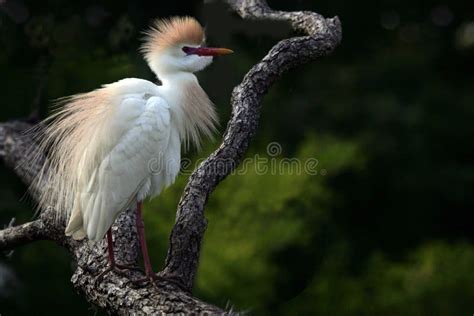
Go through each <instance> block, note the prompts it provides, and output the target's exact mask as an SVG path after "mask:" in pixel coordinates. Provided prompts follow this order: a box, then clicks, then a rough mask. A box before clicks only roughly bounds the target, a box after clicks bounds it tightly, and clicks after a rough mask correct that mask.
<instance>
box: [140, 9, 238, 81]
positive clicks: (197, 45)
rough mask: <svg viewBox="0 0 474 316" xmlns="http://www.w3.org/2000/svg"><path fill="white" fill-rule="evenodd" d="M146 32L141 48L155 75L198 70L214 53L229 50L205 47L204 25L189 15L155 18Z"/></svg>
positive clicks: (222, 52)
mask: <svg viewBox="0 0 474 316" xmlns="http://www.w3.org/2000/svg"><path fill="white" fill-rule="evenodd" d="M145 34H146V37H145V43H144V44H143V46H142V52H143V53H144V55H145V59H146V61H147V62H148V65H149V66H150V68H151V70H153V72H154V73H155V74H156V75H158V76H163V75H168V74H173V73H179V72H191V73H193V72H197V71H200V70H202V69H204V68H206V67H207V66H208V65H209V64H210V63H211V62H212V58H213V57H214V56H219V55H227V54H230V53H232V51H231V50H230V49H227V48H212V47H206V46H205V34H204V29H203V28H202V26H201V25H200V24H199V22H198V21H196V19H194V18H192V17H173V18H170V19H160V20H157V21H156V22H155V23H154V25H153V26H152V27H151V28H150V30H148V31H147V32H146V33H145Z"/></svg>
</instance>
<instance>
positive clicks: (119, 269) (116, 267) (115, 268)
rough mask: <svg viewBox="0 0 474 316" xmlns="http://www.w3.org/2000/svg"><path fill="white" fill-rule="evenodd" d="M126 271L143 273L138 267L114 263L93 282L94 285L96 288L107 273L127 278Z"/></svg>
mask: <svg viewBox="0 0 474 316" xmlns="http://www.w3.org/2000/svg"><path fill="white" fill-rule="evenodd" d="M128 271H137V272H141V273H144V271H143V269H141V268H140V267H137V266H132V265H125V264H118V263H115V264H113V265H109V266H108V267H107V269H105V270H104V271H102V272H101V273H100V274H99V275H98V276H97V277H96V279H95V281H94V285H95V286H96V287H97V285H98V284H99V283H100V282H101V281H102V280H103V278H104V276H105V275H106V274H107V273H109V272H114V273H116V274H118V275H120V276H123V277H128Z"/></svg>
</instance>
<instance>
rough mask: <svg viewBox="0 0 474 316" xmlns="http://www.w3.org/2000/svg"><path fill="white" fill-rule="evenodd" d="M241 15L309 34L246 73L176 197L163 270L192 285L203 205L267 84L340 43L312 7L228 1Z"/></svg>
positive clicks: (241, 146)
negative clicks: (216, 138)
mask: <svg viewBox="0 0 474 316" xmlns="http://www.w3.org/2000/svg"><path fill="white" fill-rule="evenodd" d="M226 2H227V3H228V4H229V5H230V7H231V8H232V9H233V10H234V11H236V12H237V13H238V14H239V15H240V16H241V17H243V18H249V19H265V20H279V21H288V22H290V23H291V24H292V26H293V28H295V29H297V30H299V31H304V32H306V33H307V34H308V35H309V36H303V37H294V38H291V39H286V40H282V41H280V42H279V43H277V44H276V45H275V46H274V47H273V48H272V49H271V50H270V51H269V52H268V54H267V55H266V56H265V57H264V58H263V59H262V61H260V62H259V63H258V64H256V65H255V66H254V67H252V69H250V71H249V72H248V73H247V74H246V75H245V77H244V79H243V81H242V83H241V84H240V85H238V86H237V87H235V88H234V91H233V93H232V98H231V103H232V114H231V118H230V120H229V123H228V124H227V129H226V131H225V134H224V139H223V142H222V144H221V145H220V147H219V148H218V149H217V150H216V151H214V152H213V153H212V154H211V155H210V156H209V157H208V158H207V159H206V160H205V161H204V162H203V163H202V164H201V165H200V166H199V167H198V168H197V169H196V170H195V171H194V172H193V174H192V175H191V177H190V178H189V181H188V184H187V186H186V188H185V190H184V193H183V195H182V197H181V200H180V203H179V206H178V211H177V220H176V224H175V226H174V228H173V230H172V232H171V236H170V246H169V248H168V256H167V258H166V266H165V269H164V270H163V273H162V275H163V276H166V277H168V278H175V279H180V281H181V282H182V283H183V284H185V285H186V286H187V288H188V289H192V287H193V281H194V276H195V274H196V270H197V265H198V261H199V253H200V248H201V241H202V238H203V235H204V231H205V229H206V219H205V217H204V207H205V205H206V202H207V199H208V197H209V195H210V194H211V193H212V191H213V190H214V189H215V187H216V186H217V185H218V184H219V183H220V182H221V181H222V180H223V179H224V178H225V177H227V175H229V174H230V173H231V172H232V171H233V170H234V169H235V168H236V167H237V166H238V165H239V163H240V162H241V160H242V157H243V156H244V154H245V152H246V151H247V148H248V146H249V144H250V141H251V139H252V137H253V136H254V134H255V131H256V129H257V126H258V119H259V116H260V102H261V99H262V97H263V96H264V95H265V94H266V93H267V91H268V89H269V88H270V86H271V85H272V84H273V83H274V82H275V81H276V80H277V79H278V78H279V77H280V76H281V75H282V74H283V73H285V72H286V71H288V70H290V69H292V68H294V67H297V66H299V65H301V64H304V63H307V62H309V61H311V60H313V59H316V58H318V57H321V56H326V55H328V54H329V53H331V52H332V50H333V49H334V48H335V47H336V46H337V45H338V44H339V42H340V40H341V37H342V33H341V27H340V23H339V19H338V18H337V17H335V18H332V19H325V18H324V17H322V16H321V15H319V14H317V13H314V12H281V11H273V10H271V9H270V8H269V7H268V5H267V3H266V2H265V1H263V0H237V1H232V0H227V1H226Z"/></svg>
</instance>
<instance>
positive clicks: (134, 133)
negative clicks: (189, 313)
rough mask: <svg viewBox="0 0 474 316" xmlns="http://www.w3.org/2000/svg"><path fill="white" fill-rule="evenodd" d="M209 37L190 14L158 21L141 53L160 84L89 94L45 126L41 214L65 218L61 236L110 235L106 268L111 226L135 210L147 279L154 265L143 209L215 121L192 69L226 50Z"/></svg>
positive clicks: (70, 100) (132, 81)
mask: <svg viewBox="0 0 474 316" xmlns="http://www.w3.org/2000/svg"><path fill="white" fill-rule="evenodd" d="M204 42H205V34H204V30H203V28H202V27H201V25H200V24H199V23H198V22H197V21H196V20H195V19H194V18H192V17H174V18H171V19H164V20H157V21H156V22H155V23H154V25H153V27H152V28H151V29H150V30H149V31H148V32H147V33H146V38H145V43H144V45H143V46H142V52H143V53H144V56H145V59H146V61H147V63H148V65H149V67H150V68H151V70H152V71H153V72H154V73H155V74H156V76H157V77H158V78H159V80H160V81H161V83H162V85H156V84H154V83H152V82H150V81H146V80H142V79H136V78H127V79H123V80H120V81H117V82H115V83H112V84H107V85H104V86H102V88H100V89H97V90H94V91H92V92H88V93H83V94H78V95H74V96H71V97H67V98H65V99H63V100H61V101H60V103H61V105H62V107H61V108H59V110H58V111H57V112H56V113H54V114H53V115H52V116H51V117H49V118H48V119H47V120H46V124H45V126H46V127H45V128H44V130H43V133H42V134H43V136H42V138H41V141H40V148H41V149H42V151H43V152H45V153H47V163H46V164H45V165H44V168H43V170H42V171H41V172H40V175H39V177H38V181H39V182H40V183H42V184H44V183H46V187H45V188H44V190H43V192H42V194H41V196H40V200H39V207H41V208H45V207H51V206H52V207H53V208H54V209H55V210H57V212H58V213H57V214H58V218H59V219H63V218H64V217H66V218H68V224H67V227H66V231H65V234H66V235H67V236H72V238H74V239H83V238H85V237H87V238H88V239H89V240H91V241H99V240H101V239H102V238H104V235H105V234H106V233H107V240H108V254H109V261H110V269H115V270H116V269H120V268H124V267H123V266H119V265H117V264H116V263H115V259H114V252H113V244H112V232H111V226H112V224H113V223H114V221H115V219H116V218H117V216H118V215H119V214H120V213H121V212H123V211H125V210H127V209H129V208H134V207H135V206H136V209H137V231H138V235H139V239H140V245H141V250H142V255H143V259H144V265H145V271H146V275H147V278H148V279H154V278H155V277H156V276H155V274H154V273H153V270H152V268H151V263H150V259H149V257H148V251H147V246H146V241H145V234H144V227H143V220H142V214H141V203H142V201H143V200H144V199H145V198H146V197H153V196H156V195H158V194H160V192H161V191H162V190H163V189H164V188H165V187H167V186H169V185H171V184H172V183H173V182H174V180H175V178H176V176H177V175H178V172H179V168H180V160H181V146H182V145H183V144H184V145H185V146H187V145H188V144H189V143H191V144H194V145H195V146H197V147H199V144H200V139H201V135H205V136H211V135H212V133H213V132H214V130H215V124H216V122H217V116H216V113H215V110H214V106H213V104H212V102H211V101H210V100H209V98H208V96H207V94H206V93H205V92H204V90H203V89H202V88H201V86H200V85H199V83H198V80H197V78H196V76H195V75H194V73H195V72H197V71H200V70H202V69H204V68H206V67H207V66H208V65H209V64H211V62H212V60H213V56H217V55H226V54H229V53H232V51H231V50H229V49H226V48H210V47H205V46H204Z"/></svg>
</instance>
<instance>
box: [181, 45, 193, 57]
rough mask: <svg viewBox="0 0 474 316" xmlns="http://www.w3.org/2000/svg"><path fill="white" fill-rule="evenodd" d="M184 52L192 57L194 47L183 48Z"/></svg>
mask: <svg viewBox="0 0 474 316" xmlns="http://www.w3.org/2000/svg"><path fill="white" fill-rule="evenodd" d="M182 50H183V52H185V53H186V55H191V54H192V53H193V48H192V47H188V46H183V48H182Z"/></svg>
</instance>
